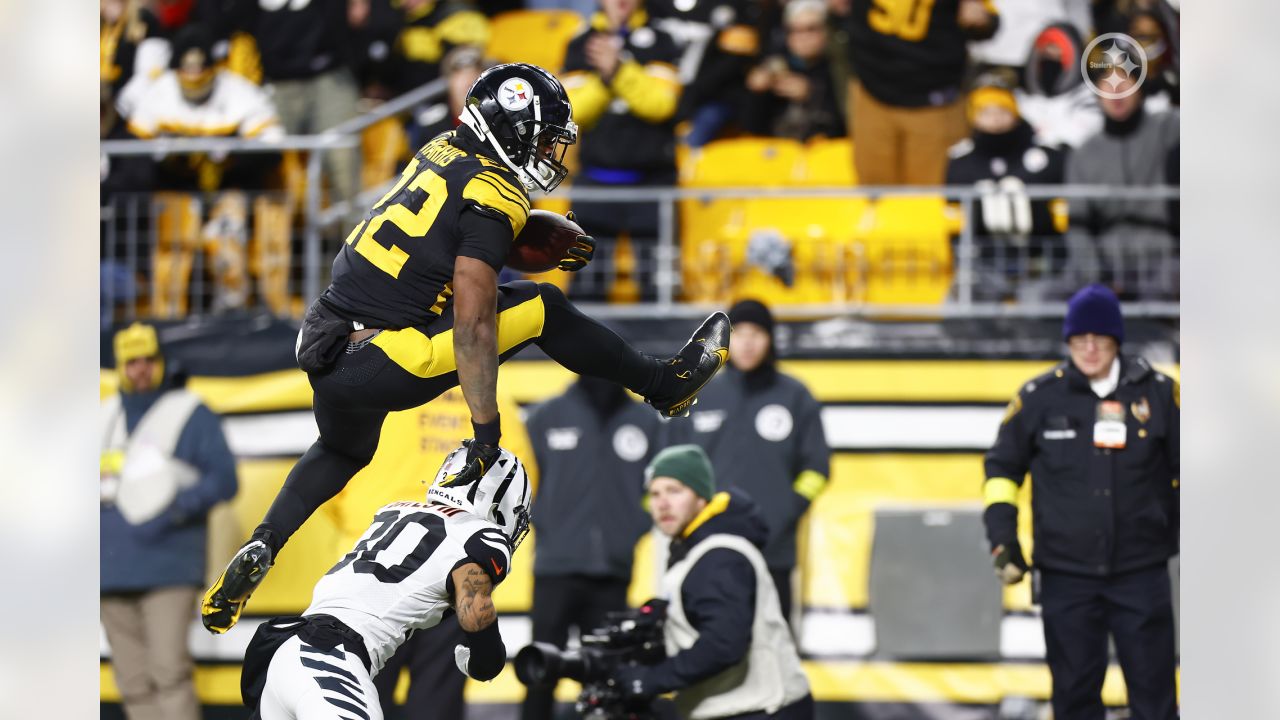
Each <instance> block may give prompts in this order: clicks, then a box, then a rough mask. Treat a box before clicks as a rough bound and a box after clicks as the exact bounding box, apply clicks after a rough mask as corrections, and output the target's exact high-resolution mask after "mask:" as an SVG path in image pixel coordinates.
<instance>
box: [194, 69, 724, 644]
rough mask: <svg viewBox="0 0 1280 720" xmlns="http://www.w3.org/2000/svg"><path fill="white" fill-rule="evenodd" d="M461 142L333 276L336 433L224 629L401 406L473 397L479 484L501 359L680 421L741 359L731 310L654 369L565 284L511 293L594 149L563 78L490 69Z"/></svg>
mask: <svg viewBox="0 0 1280 720" xmlns="http://www.w3.org/2000/svg"><path fill="white" fill-rule="evenodd" d="M460 120H461V121H462V125H461V126H460V127H459V128H458V129H457V130H456V131H451V132H447V133H444V134H442V135H439V136H438V137H436V138H435V139H434V140H432V141H431V142H429V143H427V144H426V145H425V146H423V147H422V149H421V150H419V151H418V152H417V154H415V155H414V157H413V159H412V160H411V161H410V162H409V165H408V166H407V167H406V168H405V169H404V172H403V173H401V175H400V179H399V181H398V182H397V183H396V185H395V186H394V187H392V188H391V190H389V191H388V192H387V194H386V195H385V196H383V198H382V199H381V200H379V201H378V203H377V204H376V205H374V207H373V208H372V209H371V210H370V211H369V212H368V213H367V214H366V215H365V218H364V220H363V222H361V223H360V224H359V225H357V226H356V227H355V229H354V230H352V231H351V234H350V235H348V236H347V241H346V242H345V243H344V244H343V246H342V249H341V250H339V252H338V257H337V258H336V259H335V260H334V263H333V282H332V284H330V285H329V287H328V288H327V289H326V290H325V291H324V292H323V293H322V294H321V296H320V298H319V299H317V300H316V302H315V303H313V304H312V306H311V308H310V309H309V310H308V311H307V315H306V317H305V318H304V319H303V323H302V330H301V332H300V333H299V334H298V343H297V348H296V353H297V357H298V364H299V366H301V368H302V369H303V370H305V371H306V372H307V377H308V379H309V380H310V382H311V386H312V388H313V389H314V390H315V399H314V410H315V416H316V424H317V426H318V427H319V430H320V438H319V439H318V440H317V441H316V443H315V444H313V445H312V446H311V448H310V449H308V450H307V452H306V454H305V455H303V456H302V458H301V459H300V460H299V461H298V463H297V464H296V465H295V466H294V467H293V469H292V470H290V471H289V476H288V477H287V478H286V479H285V481H284V487H283V488H281V490H280V492H279V494H278V495H277V496H276V499H275V501H274V502H273V503H272V505H271V508H270V509H269V510H268V511H267V515H266V517H265V518H264V519H263V521H262V523H261V524H259V525H258V528H257V529H256V530H254V534H253V536H252V538H251V539H250V541H249V542H248V543H246V544H245V546H244V547H242V548H241V549H240V551H239V552H237V553H236V555H235V557H233V558H232V560H231V562H230V564H229V565H228V566H227V570H226V571H225V572H224V573H223V574H222V576H221V577H219V578H218V580H217V581H216V582H215V583H214V584H213V586H212V587H211V588H210V589H209V590H208V591H207V592H206V594H205V598H204V602H203V605H202V608H201V617H202V619H203V621H204V625H205V627H206V628H208V629H209V630H210V631H211V632H214V633H221V632H226V631H227V630H228V629H230V628H231V626H232V625H234V624H235V623H236V621H237V620H238V619H239V616H240V613H241V611H242V610H243V609H244V605H245V602H246V601H247V600H248V598H249V595H250V593H252V592H253V590H254V589H255V588H256V587H257V586H258V584H259V583H261V582H262V580H263V578H264V577H265V576H266V573H267V571H268V570H269V569H270V567H271V564H272V562H273V559H274V558H275V556H276V555H278V554H279V551H280V548H281V547H283V545H284V543H285V542H286V541H287V540H288V539H289V537H290V536H292V535H293V533H294V532H295V531H296V530H297V529H298V528H299V527H300V526H301V525H302V523H303V522H305V521H306V520H307V518H308V517H310V516H311V514H312V513H313V512H315V511H316V509H317V508H319V507H320V506H321V505H322V504H324V503H325V502H326V501H327V500H329V499H330V498H332V497H333V496H334V495H336V494H338V492H339V491H340V490H342V488H343V487H344V486H345V485H346V484H347V481H349V480H350V479H351V478H352V476H354V475H355V474H356V473H357V472H359V470H360V469H361V468H363V467H364V466H365V465H368V464H369V462H370V461H371V460H372V459H373V455H374V452H375V451H376V450H377V447H378V437H379V435H380V432H381V429H382V422H383V420H385V419H386V417H387V414H388V413H389V412H391V411H395V410H408V409H410V408H414V407H418V406H420V405H424V404H426V403H428V402H430V401H431V400H432V399H434V398H436V397H438V396H439V395H440V394H442V393H444V392H445V391H446V390H449V389H450V388H453V387H460V388H461V389H462V394H463V397H464V398H465V399H466V401H467V405H468V407H469V408H470V410H471V424H472V427H473V429H474V431H475V437H474V439H472V440H467V441H465V442H466V443H467V447H468V450H467V464H466V466H465V467H464V469H463V470H462V471H461V472H460V473H458V475H457V477H455V478H454V479H453V480H452V481H451V482H452V483H453V484H466V483H470V482H474V481H476V480H478V479H479V478H480V477H481V476H483V475H484V472H485V471H486V470H487V469H488V468H490V467H492V465H493V463H494V462H496V461H497V459H498V457H499V454H500V448H499V446H498V442H499V439H500V438H501V436H502V426H501V418H500V417H499V416H498V401H497V382H498V365H499V364H500V363H502V362H503V361H505V360H507V359H508V358H510V357H512V356H513V355H515V354H516V353H517V352H519V351H520V350H521V349H522V348H524V347H525V346H527V345H529V344H537V345H538V347H540V348H541V349H542V350H543V352H545V353H546V354H547V355H548V356H550V357H551V358H552V359H554V360H556V361H557V362H558V363H560V364H561V365H562V366H564V367H565V368H567V369H569V370H571V371H573V372H576V373H579V374H585V375H596V376H600V377H605V378H608V379H610V380H613V381H615V382H617V383H620V384H622V385H623V386H625V387H627V388H628V389H631V390H633V391H634V392H636V393H637V394H638V395H640V396H641V397H644V398H645V399H646V400H647V401H648V402H649V404H650V405H652V406H653V407H654V408H655V409H657V410H658V411H659V412H660V413H662V414H665V415H667V416H670V417H675V416H680V415H684V414H687V413H688V409H689V406H690V405H692V404H693V401H694V398H695V396H696V395H697V393H698V391H699V390H701V389H702V386H703V385H705V384H706V382H707V381H708V380H710V379H711V377H712V376H713V375H714V374H715V373H716V372H717V371H719V369H720V368H721V367H722V366H723V365H724V363H725V360H726V359H727V357H728V354H729V348H728V345H729V318H728V317H726V316H725V314H724V313H714V314H712V316H711V317H710V318H708V319H707V321H706V322H705V323H704V324H703V325H702V327H700V328H699V329H698V330H697V331H696V332H695V333H694V335H693V338H692V339H691V340H690V342H689V343H688V344H687V345H685V347H684V348H683V349H682V350H681V351H680V352H679V353H678V354H676V355H674V356H672V357H670V358H665V359H661V358H654V357H650V356H648V355H645V354H643V353H641V352H639V351H637V350H636V349H635V348H633V347H631V346H630V345H628V344H627V343H626V342H625V341H624V340H623V339H622V338H620V337H618V335H617V334H615V333H614V332H613V331H611V330H609V329H608V328H607V327H605V326H603V325H601V324H600V323H598V322H596V321H595V320H592V319H591V318H589V317H587V316H586V315H583V314H582V313H581V312H579V311H578V310H577V308H575V307H574V306H573V305H572V304H570V303H569V301H568V300H566V299H565V297H564V295H563V294H562V293H561V292H560V291H559V290H558V289H557V288H556V287H555V286H554V285H550V284H537V283H532V282H528V281H521V282H515V283H508V284H504V285H499V284H498V271H499V270H501V269H502V266H503V264H504V263H505V262H506V258H507V256H508V254H509V252H510V249H511V244H512V242H513V240H514V238H515V237H516V236H518V235H519V234H520V231H521V230H522V229H523V228H524V225H525V222H526V221H527V220H528V217H529V195H528V193H529V192H530V191H533V190H535V189H539V190H542V191H543V192H550V191H552V190H554V189H555V188H556V187H557V186H558V185H559V184H560V182H561V181H562V180H563V179H564V177H565V175H566V174H567V173H568V170H567V169H566V168H565V166H564V164H563V163H562V162H561V161H562V160H563V157H564V152H565V150H567V148H568V146H569V145H571V144H573V143H574V142H575V141H576V140H577V126H576V124H575V123H574V121H573V109H572V108H571V107H570V105H569V98H568V96H567V95H566V93H565V90H564V88H563V87H562V86H561V85H560V82H559V81H558V80H556V79H555V77H553V76H552V75H551V74H550V73H548V72H547V71H545V70H543V69H542V68H540V67H537V66H534V65H528V64H524V63H512V64H508V65H498V66H496V67H493V68H490V69H489V70H487V71H485V72H484V73H483V74H482V75H481V76H480V78H479V79H478V80H476V82H475V84H474V85H473V86H472V88H471V91H470V92H469V93H468V97H467V101H466V106H465V107H464V109H463V112H462V116H461V118H460ZM593 247H594V241H593V240H591V238H589V237H587V236H579V237H578V238H577V242H576V243H575V245H574V246H573V247H571V248H569V250H568V255H566V256H565V258H564V259H563V260H562V261H561V264H560V267H561V269H565V270H578V269H581V268H582V267H583V266H584V265H586V263H587V262H588V261H589V260H590V259H591V255H592V249H593Z"/></svg>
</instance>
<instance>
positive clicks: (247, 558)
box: [200, 540, 274, 635]
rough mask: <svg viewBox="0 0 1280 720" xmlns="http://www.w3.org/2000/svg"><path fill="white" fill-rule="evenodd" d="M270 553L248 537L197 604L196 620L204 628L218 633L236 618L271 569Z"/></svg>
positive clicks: (260, 542)
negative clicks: (198, 615) (248, 539)
mask: <svg viewBox="0 0 1280 720" xmlns="http://www.w3.org/2000/svg"><path fill="white" fill-rule="evenodd" d="M273 554H274V553H272V552H271V548H270V546H268V545H267V544H266V543H265V542H263V541H262V540H250V541H249V542H247V543H245V545H244V547H242V548H240V550H239V552H237V553H236V554H235V557H233V558H231V562H230V563H228V564H227V569H226V570H223V571H222V575H221V576H220V577H219V578H218V580H217V582H215V583H214V584H213V586H212V587H210V588H209V589H208V590H207V591H205V594H204V600H203V601H202V602H201V603H200V621H201V622H203V623H204V627H205V629H206V630H208V631H209V632H211V633H213V634H215V635H220V634H222V633H224V632H226V631H228V630H230V629H231V627H232V626H233V625H235V624H236V622H237V621H239V620H240V613H241V612H242V611H243V610H244V606H245V603H247V602H248V601H249V596H250V595H251V594H253V591H254V590H256V589H257V588H258V585H260V584H262V580H263V578H265V577H266V576H267V571H268V570H270V569H271V565H272V555H273Z"/></svg>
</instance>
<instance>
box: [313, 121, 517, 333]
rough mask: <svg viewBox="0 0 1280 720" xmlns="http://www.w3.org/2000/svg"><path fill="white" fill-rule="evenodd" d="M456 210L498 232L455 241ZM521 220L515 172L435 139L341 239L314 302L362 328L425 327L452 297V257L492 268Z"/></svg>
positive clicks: (446, 137)
mask: <svg viewBox="0 0 1280 720" xmlns="http://www.w3.org/2000/svg"><path fill="white" fill-rule="evenodd" d="M464 212H478V213H480V214H482V215H486V216H488V217H490V218H493V219H495V220H497V221H498V222H497V223H495V225H500V226H501V228H500V229H501V230H502V232H498V233H487V234H484V235H483V236H479V235H476V236H472V235H464V233H462V232H461V229H460V224H461V218H462V214H463V213H464ZM528 218H529V195H528V194H527V193H526V192H525V190H524V187H523V186H522V185H521V184H520V181H519V179H518V178H517V177H516V174H515V173H514V172H512V171H511V170H510V169H508V168H507V167H506V166H505V165H503V164H501V163H499V162H497V161H495V160H491V159H490V158H488V157H485V156H483V155H478V154H476V153H474V152H472V151H470V150H468V149H466V147H464V146H462V143H461V142H460V141H458V140H456V138H455V135H454V133H453V132H447V133H444V134H441V135H439V136H437V137H436V138H435V139H433V140H432V141H431V142H429V143H427V144H426V145H424V146H423V147H422V149H421V150H419V151H418V152H417V154H416V155H414V157H413V159H412V160H411V161H409V164H408V165H407V166H406V167H405V169H404V172H402V173H401V174H400V179H399V181H397V182H396V184H395V186H394V187H392V188H391V190H390V191H388V192H387V194H386V195H384V196H383V197H382V199H381V200H379V201H378V202H377V204H376V205H374V206H373V209H372V210H370V211H369V213H368V214H367V215H366V216H365V219H364V220H363V221H362V222H361V223H360V224H359V225H357V226H356V228H355V229H354V230H352V231H351V234H350V235H348V236H347V239H346V242H345V243H343V246H342V248H341V249H340V250H339V251H338V256H337V258H336V259H334V261H333V280H332V283H331V284H330V285H329V287H328V289H326V290H325V291H324V293H323V294H322V296H321V297H322V299H323V300H324V301H325V302H326V304H328V305H329V306H330V307H332V308H334V309H335V310H336V311H337V312H339V313H340V314H342V315H344V316H345V317H347V319H350V320H356V321H359V322H361V323H364V324H365V325H366V326H367V327H374V328H384V329H395V330H398V329H402V328H407V327H420V326H423V325H426V324H428V323H429V322H430V321H431V320H433V319H434V318H436V317H438V316H439V315H440V313H441V312H442V311H443V309H444V306H445V304H446V303H447V302H448V301H449V298H450V297H451V296H452V295H453V266H454V262H455V261H456V260H457V258H458V256H459V255H461V256H463V257H471V258H475V259H477V260H482V261H484V262H486V263H488V264H489V265H490V266H491V267H493V269H494V270H495V271H497V270H501V268H502V265H503V263H504V262H506V259H507V254H508V253H509V252H510V250H511V242H512V240H513V239H514V238H515V236H516V235H519V234H520V230H521V229H523V228H524V224H525V221H526V220H528ZM508 228H509V229H510V234H507V233H506V230H507V229H508Z"/></svg>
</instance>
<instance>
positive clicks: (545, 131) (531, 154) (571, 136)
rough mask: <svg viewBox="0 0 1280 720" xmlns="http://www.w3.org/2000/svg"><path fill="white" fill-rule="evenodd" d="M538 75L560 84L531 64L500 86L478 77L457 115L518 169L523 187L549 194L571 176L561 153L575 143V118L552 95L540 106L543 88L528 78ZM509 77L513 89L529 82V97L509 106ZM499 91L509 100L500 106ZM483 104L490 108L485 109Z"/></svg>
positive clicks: (566, 104) (543, 79) (507, 162)
mask: <svg viewBox="0 0 1280 720" xmlns="http://www.w3.org/2000/svg"><path fill="white" fill-rule="evenodd" d="M500 67H505V66H500ZM539 75H541V77H540V78H539V81H538V82H540V83H545V82H547V81H549V82H551V83H554V84H555V85H554V86H555V87H556V88H558V87H559V84H558V83H557V82H556V80H555V78H552V77H551V76H550V74H549V73H546V72H545V71H542V70H541V69H538V68H536V67H533V66H528V71H527V74H526V75H522V76H516V77H509V78H507V79H506V81H505V82H504V84H503V86H502V87H500V88H493V86H492V84H490V85H489V86H488V87H485V86H484V84H483V80H484V79H485V78H484V77H483V76H482V78H481V80H478V81H477V86H476V87H474V88H473V89H472V92H471V94H470V95H469V96H468V99H467V104H466V106H465V108H464V109H463V111H462V116H461V117H460V118H459V119H460V120H461V121H462V122H463V124H465V125H466V126H467V127H469V128H471V129H472V130H473V131H475V133H476V135H477V136H479V138H480V139H481V140H483V141H485V142H486V143H487V144H488V145H489V146H490V147H491V148H492V149H493V151H494V153H495V154H496V155H497V156H498V158H499V159H501V160H502V162H503V163H504V164H506V166H507V167H509V168H511V170H512V171H514V172H515V173H516V175H517V176H518V177H519V178H520V182H521V184H523V185H524V187H525V189H526V190H528V191H530V192H532V191H534V190H541V191H543V192H548V193H549V192H551V191H552V190H554V189H555V188H556V187H557V186H559V185H560V183H561V182H563V181H564V179H565V177H567V176H568V174H569V169H568V168H567V167H565V165H564V157H565V154H566V153H567V151H568V149H569V146H570V145H573V144H574V143H576V142H577V141H578V126H577V124H576V123H574V122H573V115H572V112H573V111H572V109H571V108H570V107H569V105H568V103H567V101H566V102H561V103H559V104H560V105H561V106H563V107H562V108H560V107H557V105H556V101H557V98H556V96H555V94H554V93H552V95H551V96H550V97H549V98H547V99H546V102H547V103H549V104H548V106H547V107H545V108H544V106H543V102H544V94H546V93H547V90H546V89H543V90H542V91H541V92H539V91H538V89H537V85H536V84H534V83H533V82H531V81H530V78H534V77H538V76H539ZM513 81H514V82H515V83H516V85H515V90H521V86H520V84H521V83H522V82H524V83H528V84H529V85H532V88H531V89H532V97H530V98H529V99H528V100H526V101H525V102H524V103H519V102H518V101H517V102H516V103H515V104H514V105H513V104H512V96H511V95H509V94H507V93H509V92H510V91H508V89H507V84H508V83H511V82H513ZM495 82H496V80H495ZM561 92H563V91H561ZM497 95H504V97H506V100H507V104H506V105H504V104H503V103H502V102H501V101H500V100H499V98H498V97H497ZM482 106H484V107H486V108H489V109H488V110H483V109H482ZM486 115H488V120H486ZM556 120H561V121H562V123H563V124H561V123H560V122H556Z"/></svg>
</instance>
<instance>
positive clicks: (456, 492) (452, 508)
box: [241, 448, 531, 720]
mask: <svg viewBox="0 0 1280 720" xmlns="http://www.w3.org/2000/svg"><path fill="white" fill-rule="evenodd" d="M466 456H467V449H466V448H459V449H458V450H455V451H454V452H453V453H451V454H450V455H449V457H448V458H446V459H445V462H444V465H443V466H441V468H440V471H439V473H438V474H437V475H436V478H435V481H434V482H433V483H432V485H431V487H430V489H428V490H427V502H425V503H421V502H395V503H391V504H390V505H387V506H385V507H383V508H382V509H380V510H379V511H378V512H377V514H376V515H375V516H374V518H373V524H372V525H370V526H369V529H368V530H367V531H366V532H365V534H364V535H363V536H362V537H361V538H360V540H359V541H357V542H356V545H355V547H354V548H352V550H351V552H349V553H347V554H346V556H344V557H343V558H342V559H341V560H339V561H338V564H337V565H334V566H333V569H332V570H330V571H329V572H328V573H326V574H325V576H324V577H322V578H321V579H320V581H319V582H318V583H316V588H315V593H314V595H313V597H312V600H311V606H310V607H308V608H307V609H306V611H305V612H304V613H303V614H302V616H300V617H289V618H273V619H271V620H268V621H267V622H264V623H263V624H262V625H260V626H259V627H258V631H257V633H256V634H255V635H254V637H253V640H252V642H250V643H249V647H248V649H247V650H246V651H245V660H244V670H243V673H242V678H241V688H242V692H243V694H244V701H245V704H246V705H248V706H249V707H251V708H254V707H256V708H257V714H256V715H255V716H254V717H257V718H260V719H261V720H295V719H298V720H306V719H307V718H331V717H339V716H342V717H347V716H348V715H350V716H353V717H363V718H370V719H371V720H380V718H382V710H381V706H380V705H379V702H378V692H377V690H376V689H375V688H374V685H373V676H374V675H377V674H378V671H379V670H381V669H382V667H383V665H384V664H385V663H386V661H387V659H388V658H390V657H391V655H392V654H393V653H395V651H396V648H398V647H400V645H401V644H402V643H403V642H404V641H405V640H406V639H407V638H408V636H409V633H411V632H413V631H414V630H420V629H426V628H429V627H434V626H435V625H436V624H438V623H439V622H440V621H441V618H442V616H443V614H444V612H445V610H447V609H449V608H453V610H454V611H455V612H456V613H457V619H458V624H459V625H461V626H462V630H463V631H464V632H465V633H466V637H467V642H466V644H465V645H458V646H456V647H455V648H454V660H455V661H456V662H457V665H458V669H459V670H461V671H462V672H463V673H465V674H466V675H468V676H469V677H472V678H475V679H477V680H491V679H493V678H494V677H495V676H496V675H497V674H498V673H499V672H500V671H501V670H502V668H503V666H504V665H505V664H506V659H507V651H506V646H505V645H504V644H503V642H502V636H501V635H500V634H499V632H498V623H497V613H496V611H495V610H494V607H493V599H492V597H491V595H492V593H493V589H494V588H495V587H496V586H497V585H498V584H499V583H500V582H502V581H503V579H505V578H506V577H507V574H508V573H509V571H510V567H511V556H512V555H513V554H514V553H515V549H516V547H517V546H519V544H520V541H521V539H523V538H524V536H525V533H526V532H527V531H528V529H529V504H530V500H531V499H530V497H529V495H530V493H529V480H528V477H527V476H526V475H525V470H524V466H523V465H521V464H520V461H519V460H518V459H517V458H516V456H515V455H512V454H511V453H510V452H508V451H506V450H499V453H498V456H497V457H496V458H495V459H494V462H493V464H491V465H490V466H489V467H488V469H487V470H486V471H485V473H484V475H483V476H482V477H481V478H480V479H479V480H477V481H474V482H472V483H471V484H469V485H465V486H458V485H451V484H450V482H449V480H450V479H451V478H453V477H454V476H456V475H457V474H458V473H459V472H461V471H462V469H463V467H464V466H465V465H466V464H467V457H466Z"/></svg>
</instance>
